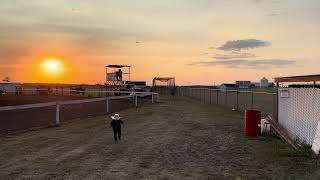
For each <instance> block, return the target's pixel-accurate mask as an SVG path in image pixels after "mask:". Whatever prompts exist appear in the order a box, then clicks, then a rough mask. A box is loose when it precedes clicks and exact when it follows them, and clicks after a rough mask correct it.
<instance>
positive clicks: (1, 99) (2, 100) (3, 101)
mask: <svg viewBox="0 0 320 180" xmlns="http://www.w3.org/2000/svg"><path fill="white" fill-rule="evenodd" d="M77 99H88V97H81V96H55V95H12V94H0V106H16V105H24V104H35V103H45V102H54V101H66V100H77Z"/></svg>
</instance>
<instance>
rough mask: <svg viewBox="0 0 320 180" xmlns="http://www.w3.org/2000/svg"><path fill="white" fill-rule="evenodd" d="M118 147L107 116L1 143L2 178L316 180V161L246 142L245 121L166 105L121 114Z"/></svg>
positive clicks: (190, 104) (274, 144) (264, 142)
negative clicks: (122, 132)
mask: <svg viewBox="0 0 320 180" xmlns="http://www.w3.org/2000/svg"><path fill="white" fill-rule="evenodd" d="M121 115H122V116H124V117H125V119H124V121H125V123H126V124H125V127H124V139H123V141H122V142H121V143H119V144H115V143H114V142H113V139H112V136H111V129H110V128H109V127H107V126H106V124H105V120H106V117H96V118H90V119H85V120H81V121H76V122H72V123H69V124H65V125H63V126H61V127H57V128H50V129H43V130H39V131H33V132H28V133H24V134H20V135H15V136H10V137H1V138H0V141H1V142H0V179H2V178H36V179H43V178H64V179H211V178H214V179H236V178H238V179H257V178H262V179H290V178H293V179H295V178H297V179H305V178H308V179H317V178H318V177H320V169H319V167H320V165H318V164H319V162H320V161H319V160H318V159H316V158H314V157H310V156H308V155H305V154H302V153H295V152H293V151H292V150H290V149H289V148H288V147H287V146H286V145H285V144H284V143H283V142H282V141H280V140H278V139H274V138H267V137H259V138H245V137H244V136H243V135H242V129H243V126H242V115H241V114H239V113H234V112H231V111H230V110H228V109H223V108H219V107H214V106H210V107H208V106H205V105H200V104H199V102H197V101H192V100H186V99H179V98H178V99H176V100H174V101H173V100H170V99H166V100H164V101H163V102H162V103H160V104H154V105H146V106H144V107H142V108H139V109H128V110H125V111H123V112H121Z"/></svg>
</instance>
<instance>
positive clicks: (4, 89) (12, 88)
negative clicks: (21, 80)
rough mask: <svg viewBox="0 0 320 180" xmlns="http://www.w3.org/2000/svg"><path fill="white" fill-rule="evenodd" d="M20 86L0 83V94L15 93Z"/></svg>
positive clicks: (5, 82)
mask: <svg viewBox="0 0 320 180" xmlns="http://www.w3.org/2000/svg"><path fill="white" fill-rule="evenodd" d="M20 89H21V86H20V85H19V84H17V83H12V82H7V81H0V93H17V92H18V91H20Z"/></svg>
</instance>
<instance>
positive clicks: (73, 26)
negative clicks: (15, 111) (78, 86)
mask: <svg viewBox="0 0 320 180" xmlns="http://www.w3.org/2000/svg"><path fill="white" fill-rule="evenodd" d="M0 12H1V13H0V78H4V77H6V76H9V77H10V79H11V80H12V81H15V82H44V83H47V82H49V83H88V84H96V83H104V81H105V65H108V64H124V65H131V66H132V69H131V73H132V74H131V77H132V80H144V81H147V82H148V84H150V83H151V81H152V79H153V77H156V76H174V77H175V78H176V81H177V84H178V85H200V84H201V85H202V84H203V85H213V84H220V83H232V82H235V81H236V80H251V81H259V80H260V79H261V78H262V77H267V78H268V79H269V80H270V81H272V78H273V77H277V76H291V75H307V74H319V67H320V65H319V63H320V36H319V32H320V21H319V17H320V1H319V0H303V1H302V0H161V1H156V0H135V1H132V0H90V1H88V0H50V1H49V0H48V1H44V0H30V1H26V0H1V1H0ZM48 59H58V60H59V61H60V62H61V66H63V71H62V70H61V71H59V74H54V75H48V74H46V73H44V72H43V71H44V70H43V69H41V67H42V66H41V64H43V62H44V61H46V60H48Z"/></svg>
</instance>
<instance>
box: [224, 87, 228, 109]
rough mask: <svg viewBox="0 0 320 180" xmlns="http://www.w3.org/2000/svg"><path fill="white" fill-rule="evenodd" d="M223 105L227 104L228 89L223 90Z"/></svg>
mask: <svg viewBox="0 0 320 180" xmlns="http://www.w3.org/2000/svg"><path fill="white" fill-rule="evenodd" d="M224 105H225V106H227V105H228V91H227V90H226V91H225V97H224Z"/></svg>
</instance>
